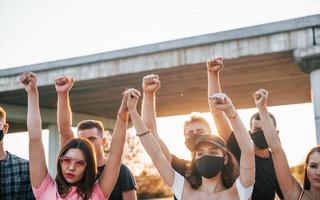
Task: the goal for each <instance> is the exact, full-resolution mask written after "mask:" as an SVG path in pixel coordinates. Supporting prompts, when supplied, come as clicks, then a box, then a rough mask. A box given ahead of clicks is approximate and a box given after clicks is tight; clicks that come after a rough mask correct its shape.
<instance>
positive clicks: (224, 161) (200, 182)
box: [127, 93, 255, 200]
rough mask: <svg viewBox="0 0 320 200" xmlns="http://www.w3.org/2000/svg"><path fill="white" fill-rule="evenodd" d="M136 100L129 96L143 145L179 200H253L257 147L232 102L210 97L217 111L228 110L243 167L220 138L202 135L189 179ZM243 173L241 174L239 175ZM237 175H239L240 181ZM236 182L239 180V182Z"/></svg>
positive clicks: (132, 116) (219, 97)
mask: <svg viewBox="0 0 320 200" xmlns="http://www.w3.org/2000/svg"><path fill="white" fill-rule="evenodd" d="M137 101H138V99H137V98H135V97H131V96H129V97H128V100H127V107H128V110H129V114H130V117H131V120H132V123H133V125H134V127H135V129H136V132H137V136H139V138H140V140H141V143H142V145H143V146H144V148H145V149H146V151H147V153H148V154H149V156H150V157H151V159H152V161H153V163H154V165H155V166H156V168H157V170H158V171H159V173H160V175H161V177H162V178H163V180H164V181H165V183H166V184H167V185H169V186H170V187H171V188H172V190H173V192H174V194H175V196H176V197H177V199H178V200H185V199H188V200H199V199H201V200H206V199H210V200H211V199H221V200H225V199H228V200H233V199H234V200H235V199H241V200H247V199H249V198H250V197H251V193H252V188H253V184H254V178H255V163H254V148H253V144H252V142H251V140H250V136H249V133H248V132H247V130H246V128H245V126H244V125H243V123H242V121H241V120H240V118H239V116H238V115H237V112H236V110H235V108H234V106H233V104H232V102H231V100H230V99H229V98H228V97H227V96H226V95H225V94H222V93H219V94H215V95H214V96H212V97H211V98H210V101H212V104H213V105H214V106H215V108H216V109H218V110H221V111H224V112H225V114H226V115H227V116H228V118H229V121H230V124H231V125H232V127H233V129H234V133H235V136H236V139H237V141H238V143H239V146H240V149H241V159H240V168H239V169H238V167H237V164H236V163H234V158H233V156H232V155H231V154H230V153H229V152H228V151H227V149H226V148H225V146H226V145H225V142H224V141H223V140H222V139H221V138H220V137H218V136H212V135H211V136H208V135H204V136H199V137H198V138H196V139H195V140H194V143H193V144H192V145H191V146H192V148H193V161H192V163H191V166H190V169H191V170H190V175H189V176H188V175H187V177H188V178H187V179H185V178H184V177H182V176H181V175H180V174H178V173H177V172H175V171H174V169H173V168H172V167H171V164H170V163H169V161H168V160H167V159H166V157H165V155H164V154H163V152H162V151H161V148H160V146H159V144H158V142H157V140H156V139H155V138H154V136H153V134H150V132H149V130H148V129H147V127H146V125H145V124H144V122H143V121H142V119H141V117H140V115H139V113H138V112H137V108H136V106H137ZM238 172H239V173H238ZM237 174H239V176H238V178H237ZM235 179H236V180H235Z"/></svg>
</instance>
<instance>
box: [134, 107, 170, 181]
mask: <svg viewBox="0 0 320 200" xmlns="http://www.w3.org/2000/svg"><path fill="white" fill-rule="evenodd" d="M130 116H131V120H132V122H133V125H134V127H135V129H136V132H137V133H138V134H139V133H144V132H146V131H148V128H147V127H146V126H145V124H144V123H143V121H142V119H141V118H140V116H139V114H138V112H137V111H132V112H130ZM140 141H141V143H142V145H143V147H144V148H145V150H146V152H147V153H148V155H149V156H150V157H151V159H152V162H153V163H154V165H155V166H156V168H157V169H158V171H159V173H160V175H161V177H162V178H163V179H164V181H165V182H166V183H167V184H168V185H169V186H172V184H173V179H174V171H173V169H172V168H171V165H170V163H169V161H168V160H167V158H166V157H165V155H164V154H163V152H162V151H161V148H160V145H159V143H158V142H157V140H156V139H155V137H154V136H153V134H150V133H149V134H146V135H144V136H141V137H140Z"/></svg>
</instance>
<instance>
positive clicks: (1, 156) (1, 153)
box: [0, 141, 7, 160]
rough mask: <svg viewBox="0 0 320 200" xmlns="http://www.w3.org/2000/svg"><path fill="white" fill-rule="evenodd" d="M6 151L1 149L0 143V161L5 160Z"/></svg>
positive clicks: (0, 144)
mask: <svg viewBox="0 0 320 200" xmlns="http://www.w3.org/2000/svg"><path fill="white" fill-rule="evenodd" d="M6 155H7V153H6V151H5V150H4V149H3V141H1V142H0V160H4V159H5V158H6Z"/></svg>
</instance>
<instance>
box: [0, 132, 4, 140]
mask: <svg viewBox="0 0 320 200" xmlns="http://www.w3.org/2000/svg"><path fill="white" fill-rule="evenodd" d="M3 136H4V133H3V129H2V130H0V142H1V141H2V139H3Z"/></svg>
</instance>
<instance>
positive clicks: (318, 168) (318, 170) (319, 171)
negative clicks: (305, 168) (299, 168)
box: [316, 166, 320, 176]
mask: <svg viewBox="0 0 320 200" xmlns="http://www.w3.org/2000/svg"><path fill="white" fill-rule="evenodd" d="M316 175H317V176H320V166H318V167H317V170H316Z"/></svg>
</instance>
